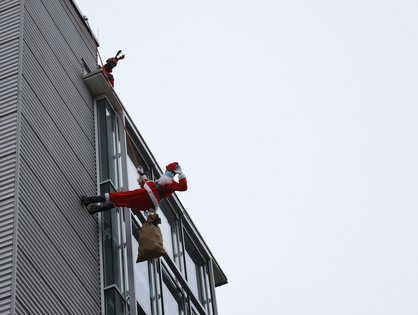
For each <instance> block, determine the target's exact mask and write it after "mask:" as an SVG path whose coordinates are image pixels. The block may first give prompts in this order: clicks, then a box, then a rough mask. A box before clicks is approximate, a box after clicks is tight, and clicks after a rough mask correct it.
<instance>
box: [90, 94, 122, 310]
mask: <svg viewBox="0 0 418 315" xmlns="http://www.w3.org/2000/svg"><path fill="white" fill-rule="evenodd" d="M116 124H117V119H116V115H115V113H114V111H113V110H112V108H111V107H110V105H109V104H108V102H107V101H106V100H105V99H102V100H99V101H97V128H98V131H97V135H98V154H99V181H100V182H101V184H100V194H105V193H107V192H111V191H116V190H117V188H119V187H118V185H119V180H118V178H119V169H120V167H119V163H120V161H119V151H120V143H119V138H118V134H117V128H116V126H117V125H116ZM123 231H124V229H123V219H122V214H121V210H120V209H115V210H112V211H106V212H103V213H101V233H102V234H101V236H102V244H101V247H102V263H103V286H104V300H105V301H104V303H105V307H104V308H105V314H106V315H124V314H125V310H126V304H127V303H126V299H125V286H126V284H125V264H126V261H125V260H124V258H125V253H124V246H123V243H124V242H123V240H124V238H123Z"/></svg>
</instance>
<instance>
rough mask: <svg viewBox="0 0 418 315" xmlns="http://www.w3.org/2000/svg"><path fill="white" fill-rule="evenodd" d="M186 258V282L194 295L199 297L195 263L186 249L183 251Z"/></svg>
mask: <svg viewBox="0 0 418 315" xmlns="http://www.w3.org/2000/svg"><path fill="white" fill-rule="evenodd" d="M185 258H186V276H187V283H188V284H189V287H190V289H191V290H192V292H193V293H194V295H195V296H196V297H197V298H199V282H198V279H199V278H198V275H197V272H196V271H197V268H196V264H195V262H194V261H193V259H192V257H191V256H190V254H189V252H188V251H187V249H186V252H185Z"/></svg>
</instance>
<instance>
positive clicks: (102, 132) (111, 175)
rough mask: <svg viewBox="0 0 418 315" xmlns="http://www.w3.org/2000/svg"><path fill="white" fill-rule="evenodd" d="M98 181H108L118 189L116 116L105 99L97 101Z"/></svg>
mask: <svg viewBox="0 0 418 315" xmlns="http://www.w3.org/2000/svg"><path fill="white" fill-rule="evenodd" d="M97 128H98V141H99V163H100V167H99V171H100V180H101V181H104V180H107V179H109V180H110V181H111V182H112V183H113V185H114V186H115V187H118V165H119V159H118V156H119V155H118V147H119V141H118V135H117V128H116V115H115V113H114V111H113V110H112V109H111V107H110V105H109V104H108V102H107V101H106V100H105V99H102V100H99V101H97Z"/></svg>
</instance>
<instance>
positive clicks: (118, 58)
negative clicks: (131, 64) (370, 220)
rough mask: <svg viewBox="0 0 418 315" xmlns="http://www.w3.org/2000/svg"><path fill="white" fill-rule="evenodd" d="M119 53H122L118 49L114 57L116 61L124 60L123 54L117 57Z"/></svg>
mask: <svg viewBox="0 0 418 315" xmlns="http://www.w3.org/2000/svg"><path fill="white" fill-rule="evenodd" d="M121 53H122V50H120V49H119V50H118V52H117V53H116V56H115V58H116V60H121V59H123V58H125V54H123V55H122V56H120V57H119V55H120V54H121Z"/></svg>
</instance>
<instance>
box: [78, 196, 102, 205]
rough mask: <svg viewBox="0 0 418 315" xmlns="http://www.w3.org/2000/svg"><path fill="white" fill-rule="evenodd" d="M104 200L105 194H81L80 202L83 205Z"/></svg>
mask: <svg viewBox="0 0 418 315" xmlns="http://www.w3.org/2000/svg"><path fill="white" fill-rule="evenodd" d="M105 201H106V198H105V196H91V197H87V196H81V203H82V204H83V205H85V206H87V205H89V204H91V203H96V202H105Z"/></svg>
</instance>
